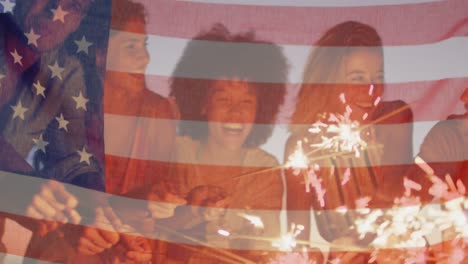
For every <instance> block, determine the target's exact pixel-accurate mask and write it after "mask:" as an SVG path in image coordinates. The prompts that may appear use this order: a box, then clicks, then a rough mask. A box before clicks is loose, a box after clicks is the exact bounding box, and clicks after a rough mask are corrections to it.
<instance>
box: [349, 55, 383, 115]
mask: <svg viewBox="0 0 468 264" xmlns="http://www.w3.org/2000/svg"><path fill="white" fill-rule="evenodd" d="M343 67H344V69H343V73H344V83H346V84H345V85H344V88H343V90H344V93H345V95H346V101H347V103H348V104H349V105H350V106H351V108H352V109H353V113H352V118H354V119H358V118H361V117H362V114H363V113H368V114H371V113H372V111H373V110H374V109H375V105H374V103H375V102H376V100H377V98H378V97H380V96H382V93H383V79H384V72H383V57H382V53H381V51H380V50H377V49H373V48H355V49H353V51H352V52H351V53H349V54H348V55H347V56H346V58H345V59H344V63H343ZM353 115H354V116H353Z"/></svg>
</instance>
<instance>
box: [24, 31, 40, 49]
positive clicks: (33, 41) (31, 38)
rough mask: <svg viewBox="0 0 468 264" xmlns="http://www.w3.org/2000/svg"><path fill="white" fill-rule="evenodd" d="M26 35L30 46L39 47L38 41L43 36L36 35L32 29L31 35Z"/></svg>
mask: <svg viewBox="0 0 468 264" xmlns="http://www.w3.org/2000/svg"><path fill="white" fill-rule="evenodd" d="M24 35H25V36H26V38H27V39H28V45H33V46H36V47H37V40H38V39H39V38H40V37H41V35H39V34H36V33H34V29H33V28H31V30H30V31H29V33H24Z"/></svg>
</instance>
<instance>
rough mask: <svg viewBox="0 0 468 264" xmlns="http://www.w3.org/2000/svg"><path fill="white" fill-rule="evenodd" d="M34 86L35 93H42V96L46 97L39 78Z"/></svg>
mask: <svg viewBox="0 0 468 264" xmlns="http://www.w3.org/2000/svg"><path fill="white" fill-rule="evenodd" d="M33 86H34V88H36V95H38V96H39V95H42V97H44V98H45V97H46V96H45V94H44V92H45V87H44V86H42V85H41V83H40V82H39V80H37V82H35V83H34V84H33Z"/></svg>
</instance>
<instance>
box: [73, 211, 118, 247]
mask: <svg viewBox="0 0 468 264" xmlns="http://www.w3.org/2000/svg"><path fill="white" fill-rule="evenodd" d="M95 226H97V228H94V227H87V226H83V227H81V228H80V231H81V232H80V238H79V239H78V241H77V244H76V248H77V251H78V252H79V253H82V254H85V255H95V254H98V253H101V252H103V251H104V250H106V249H109V248H111V247H112V246H113V245H115V244H116V243H117V242H118V241H119V239H120V236H119V233H117V231H118V230H119V229H120V228H121V227H122V222H121V221H120V219H119V218H118V217H117V215H116V214H115V213H114V211H113V210H112V208H111V207H105V208H102V207H98V208H97V209H96V219H95Z"/></svg>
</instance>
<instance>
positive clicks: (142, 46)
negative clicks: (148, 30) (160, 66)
mask: <svg viewBox="0 0 468 264" xmlns="http://www.w3.org/2000/svg"><path fill="white" fill-rule="evenodd" d="M133 32H138V33H133ZM146 41H147V36H146V34H145V24H144V22H143V21H141V19H136V18H135V19H131V20H130V21H129V22H128V23H127V24H126V25H125V27H124V28H122V29H120V30H119V31H114V32H113V34H112V35H111V37H110V39H109V46H108V49H107V66H106V67H107V69H108V70H110V71H108V72H107V75H106V82H108V83H109V84H110V85H111V86H112V87H124V88H126V90H128V88H132V87H133V88H135V89H137V90H140V89H142V88H144V86H145V76H144V73H145V70H146V67H147V66H148V63H149V54H148V50H147V49H146Z"/></svg>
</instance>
